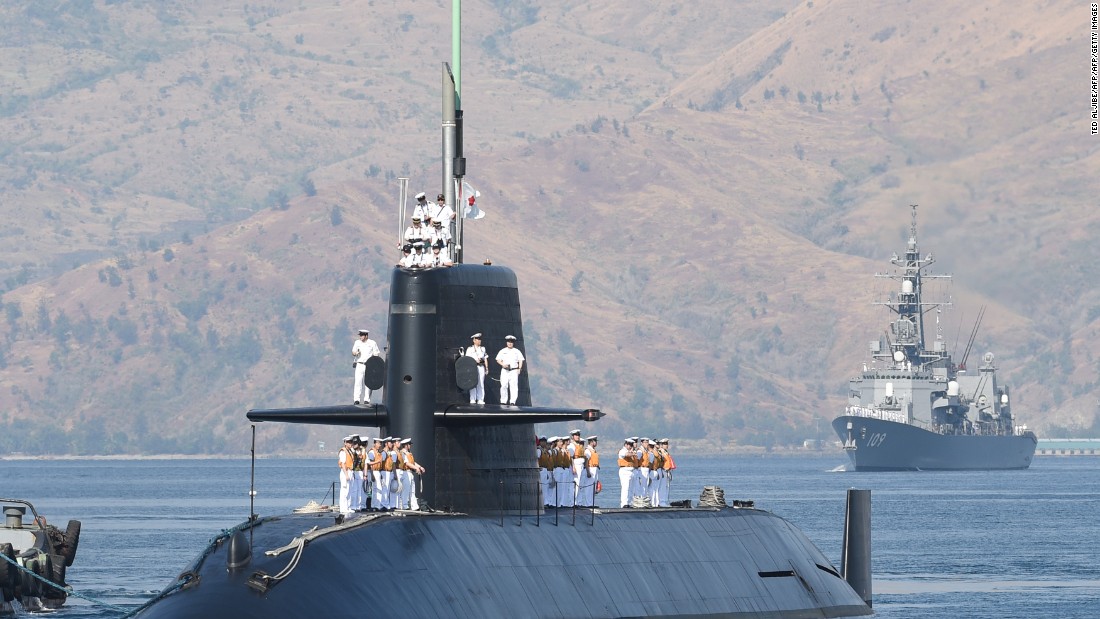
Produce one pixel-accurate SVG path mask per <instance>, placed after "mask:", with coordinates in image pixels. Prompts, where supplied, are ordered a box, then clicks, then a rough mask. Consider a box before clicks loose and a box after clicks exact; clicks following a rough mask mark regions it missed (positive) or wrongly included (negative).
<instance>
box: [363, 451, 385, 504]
mask: <svg viewBox="0 0 1100 619" xmlns="http://www.w3.org/2000/svg"><path fill="white" fill-rule="evenodd" d="M382 453H384V452H383V451H382V450H381V449H373V448H372V449H371V450H370V451H368V452H367V465H368V467H369V466H370V462H371V461H372V460H378V461H381V458H382ZM370 476H371V483H372V485H371V493H370V506H371V508H372V509H378V508H380V507H383V506H384V505H385V503H386V500H385V498H384V497H385V496H386V495H385V493H388V492H389V488H386V487H384V486H383V484H382V471H381V469H379V470H377V471H375V470H373V469H371V471H370Z"/></svg>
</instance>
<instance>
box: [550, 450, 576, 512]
mask: <svg viewBox="0 0 1100 619" xmlns="http://www.w3.org/2000/svg"><path fill="white" fill-rule="evenodd" d="M559 457H560V456H559ZM554 483H555V484H557V486H556V487H557V502H556V503H555V505H556V506H558V507H573V487H574V486H573V474H572V473H571V472H569V469H568V468H566V467H564V466H555V467H554Z"/></svg>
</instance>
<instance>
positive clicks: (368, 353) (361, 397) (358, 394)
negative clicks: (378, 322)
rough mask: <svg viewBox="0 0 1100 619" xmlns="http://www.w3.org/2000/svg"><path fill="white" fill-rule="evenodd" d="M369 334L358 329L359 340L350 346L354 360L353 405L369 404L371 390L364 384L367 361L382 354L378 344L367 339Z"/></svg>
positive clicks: (364, 330)
mask: <svg viewBox="0 0 1100 619" xmlns="http://www.w3.org/2000/svg"><path fill="white" fill-rule="evenodd" d="M369 334H370V331H367V330H366V329H359V339H358V340H356V341H355V343H354V344H352V346H351V356H352V358H353V359H355V362H354V363H355V394H354V395H353V396H352V399H353V400H354V403H355V404H359V403H360V402H362V403H363V404H370V396H371V390H370V389H368V388H367V385H366V384H365V383H366V375H367V359H370V358H371V357H377V356H379V355H381V354H382V351H380V350H378V344H376V343H375V342H374V340H372V339H369V338H368V337H367V336H368V335H369Z"/></svg>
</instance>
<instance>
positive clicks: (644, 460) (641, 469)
mask: <svg viewBox="0 0 1100 619" xmlns="http://www.w3.org/2000/svg"><path fill="white" fill-rule="evenodd" d="M634 454H635V457H636V458H637V460H638V470H637V472H636V473H635V477H634V496H635V497H644V496H648V494H649V439H648V438H646V437H644V436H643V437H641V438H639V439H638V448H637V449H636V450H635V451H634Z"/></svg>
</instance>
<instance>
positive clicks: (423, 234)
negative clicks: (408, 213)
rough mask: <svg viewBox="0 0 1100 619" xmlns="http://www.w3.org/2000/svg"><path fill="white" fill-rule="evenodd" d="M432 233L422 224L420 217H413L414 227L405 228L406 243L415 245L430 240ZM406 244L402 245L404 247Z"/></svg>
mask: <svg viewBox="0 0 1100 619" xmlns="http://www.w3.org/2000/svg"><path fill="white" fill-rule="evenodd" d="M429 234H430V232H429V231H428V229H427V228H425V227H424V226H423V224H421V223H420V217H417V216H416V215H413V218H412V225H411V226H409V227H408V228H405V237H404V238H405V243H415V242H417V241H423V240H425V239H427V238H428V236H429ZM405 243H402V245H404V244H405Z"/></svg>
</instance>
